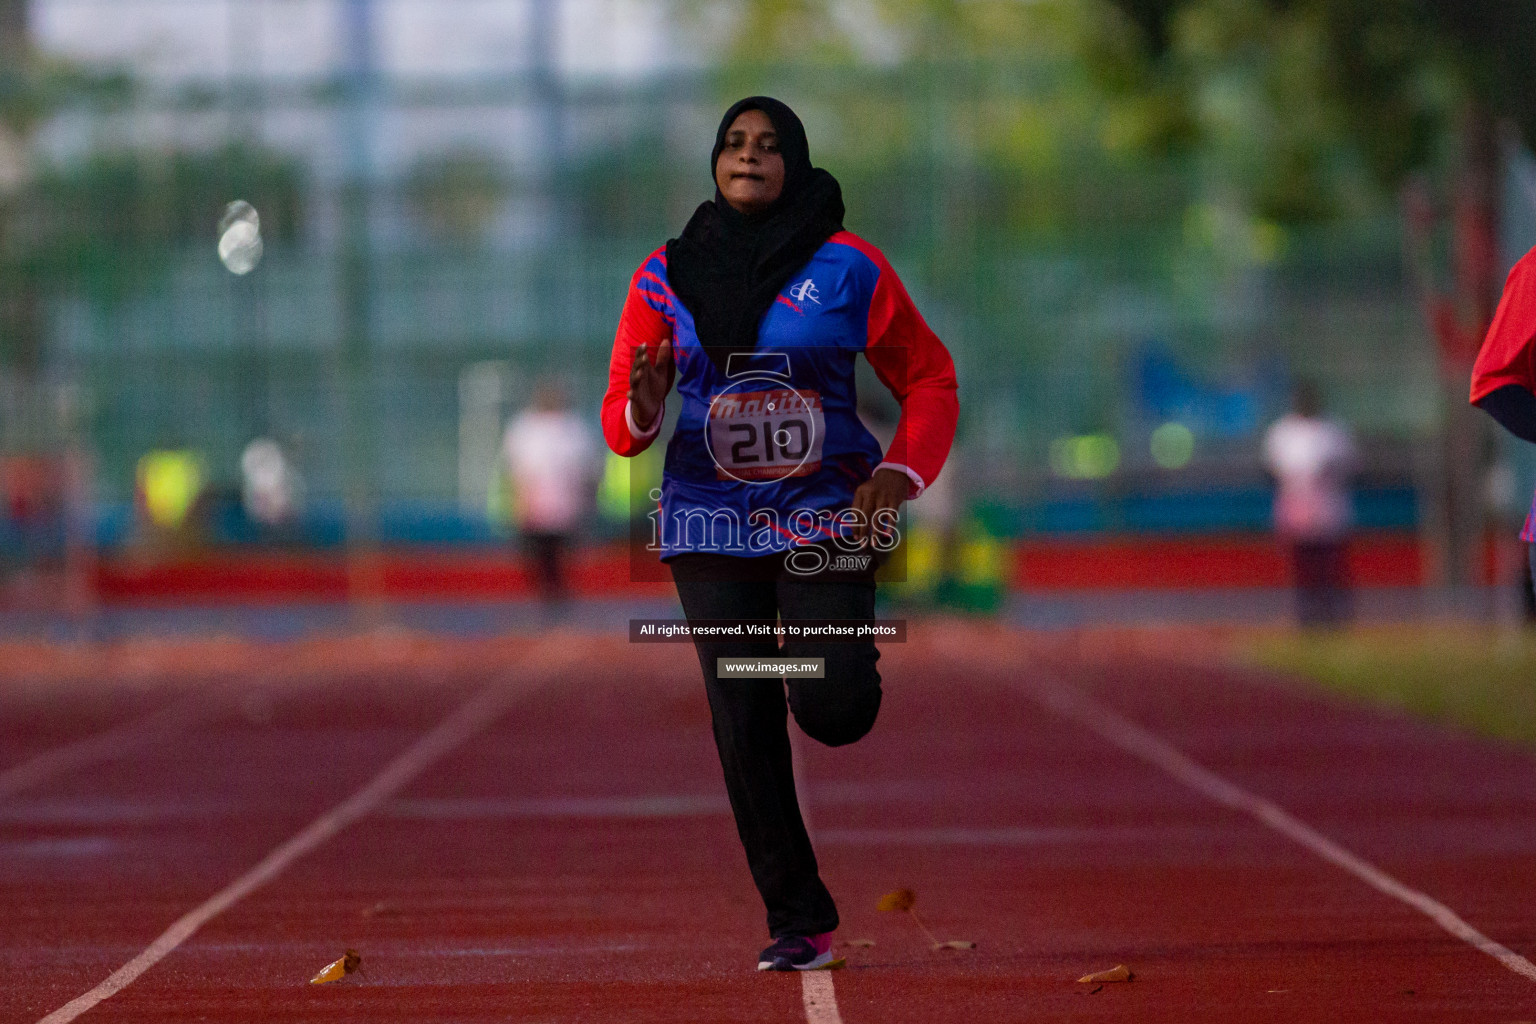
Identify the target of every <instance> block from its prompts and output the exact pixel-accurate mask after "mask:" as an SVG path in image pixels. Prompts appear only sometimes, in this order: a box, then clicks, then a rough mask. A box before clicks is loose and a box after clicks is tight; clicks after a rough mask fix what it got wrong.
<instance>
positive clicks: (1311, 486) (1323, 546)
mask: <svg viewBox="0 0 1536 1024" xmlns="http://www.w3.org/2000/svg"><path fill="white" fill-rule="evenodd" d="M1356 460H1357V455H1356V449H1355V442H1354V438H1353V437H1351V436H1350V432H1349V430H1348V429H1347V428H1346V427H1344V426H1343V425H1341V424H1339V423H1336V422H1334V421H1333V420H1330V419H1328V418H1327V417H1325V416H1324V415H1323V412H1322V402H1321V401H1320V399H1319V396H1318V393H1317V391H1316V389H1315V388H1314V387H1312V386H1311V385H1310V384H1305V383H1303V384H1300V385H1298V386H1297V388H1296V393H1295V398H1294V407H1293V411H1291V412H1289V413H1287V414H1286V415H1284V416H1282V417H1281V418H1280V419H1279V420H1277V421H1276V422H1275V423H1274V425H1273V426H1271V427H1270V428H1269V432H1268V433H1267V434H1266V435H1265V437H1264V462H1265V465H1266V467H1267V468H1268V469H1269V471H1270V472H1271V473H1273V474H1274V477H1275V481H1276V483H1277V487H1276V490H1275V532H1276V533H1278V534H1279V536H1280V538H1281V539H1282V540H1283V541H1284V542H1286V544H1287V545H1288V546H1289V548H1290V554H1291V564H1292V569H1293V573H1294V577H1293V578H1294V583H1295V587H1296V615H1297V618H1298V619H1300V621H1301V624H1302V625H1303V626H1336V625H1339V624H1340V623H1342V622H1344V621H1346V620H1347V619H1348V618H1349V615H1350V594H1349V574H1348V569H1347V567H1346V564H1345V552H1346V544H1347V541H1348V537H1349V529H1350V527H1351V525H1353V518H1354V517H1353V510H1352V506H1351V501H1350V494H1349V480H1350V477H1351V476H1353V474H1354V472H1355V465H1356Z"/></svg>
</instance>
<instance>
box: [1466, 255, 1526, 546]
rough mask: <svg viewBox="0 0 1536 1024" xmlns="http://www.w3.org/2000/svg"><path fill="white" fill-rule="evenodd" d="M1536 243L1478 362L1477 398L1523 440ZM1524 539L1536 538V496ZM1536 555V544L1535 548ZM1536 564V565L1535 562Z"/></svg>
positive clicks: (1514, 272)
mask: <svg viewBox="0 0 1536 1024" xmlns="http://www.w3.org/2000/svg"><path fill="white" fill-rule="evenodd" d="M1533 341H1536V249H1532V250H1531V251H1530V252H1527V253H1526V254H1525V255H1524V256H1522V257H1521V258H1520V260H1519V261H1518V262H1517V263H1516V264H1515V265H1514V267H1513V268H1512V269H1511V270H1510V272H1509V277H1508V278H1507V279H1505V281H1504V294H1503V295H1502V296H1501V297H1500V298H1499V307H1498V309H1497V310H1496V311H1495V312H1494V314H1493V323H1492V324H1490V325H1489V327H1488V335H1487V337H1485V338H1484V339H1483V346H1482V348H1481V349H1480V350H1479V351H1478V353H1477V361H1476V362H1475V363H1473V365H1472V395H1471V400H1472V404H1473V405H1475V406H1477V407H1478V408H1480V409H1482V410H1483V411H1484V412H1486V413H1487V414H1488V415H1490V416H1492V417H1493V418H1494V420H1496V421H1497V422H1498V424H1499V425H1500V426H1502V427H1503V428H1504V429H1505V430H1507V431H1509V432H1510V433H1511V434H1514V435H1515V436H1516V437H1518V438H1520V439H1521V440H1522V441H1530V442H1531V443H1533V444H1536V347H1533ZM1520 539H1521V540H1523V541H1525V542H1526V543H1527V544H1530V543H1532V542H1533V541H1536V498H1533V502H1532V512H1531V513H1527V514H1526V517H1525V528H1524V529H1522V530H1521V531H1520ZM1532 557H1533V558H1536V548H1533V549H1532ZM1533 568H1536V566H1533Z"/></svg>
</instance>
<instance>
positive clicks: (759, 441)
mask: <svg viewBox="0 0 1536 1024" xmlns="http://www.w3.org/2000/svg"><path fill="white" fill-rule="evenodd" d="M769 383H771V382H769V381H762V380H757V381H751V382H750V385H757V386H759V387H761V386H762V385H764V384H769ZM705 429H706V431H707V432H708V435H709V452H710V456H711V457H712V458H713V459H714V460H715V470H716V475H717V476H718V477H719V478H720V479H721V480H743V481H748V482H753V483H761V482H764V481H770V480H783V479H784V478H786V477H792V476H806V475H808V474H811V473H814V472H816V471H817V470H818V469H820V468H821V446H822V441H823V439H824V438H825V437H826V432H827V431H826V421H825V420H824V419H823V417H822V412H821V395H820V394H819V393H817V392H815V391H796V390H795V389H794V388H790V387H770V388H768V389H766V390H760V391H747V390H734V389H732V390H728V391H724V392H721V393H720V394H718V395H716V396H715V397H714V400H713V401H712V402H710V406H709V421H708V424H707V425H706V428H705Z"/></svg>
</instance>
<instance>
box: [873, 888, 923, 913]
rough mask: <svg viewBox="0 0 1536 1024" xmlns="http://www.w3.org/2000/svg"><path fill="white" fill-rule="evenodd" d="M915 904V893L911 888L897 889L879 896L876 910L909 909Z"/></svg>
mask: <svg viewBox="0 0 1536 1024" xmlns="http://www.w3.org/2000/svg"><path fill="white" fill-rule="evenodd" d="M916 904H917V893H915V892H913V891H912V890H911V889H897V890H896V891H895V892H888V893H886V894H885V895H884V896H881V897H880V902H879V903H877V904H875V909H876V910H896V911H901V910H911V909H912V908H913V907H914V906H915V905H916Z"/></svg>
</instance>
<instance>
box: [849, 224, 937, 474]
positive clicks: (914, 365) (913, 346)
mask: <svg viewBox="0 0 1536 1024" xmlns="http://www.w3.org/2000/svg"><path fill="white" fill-rule="evenodd" d="M859 248H860V249H861V250H862V251H863V252H864V253H865V254H866V255H867V256H869V257H870V259H872V260H874V262H875V265H876V266H877V267H879V268H880V277H879V279H878V280H877V281H876V282H875V293H874V296H873V297H872V298H871V299H870V303H869V341H868V344H867V345H866V346H865V348H864V356H865V358H867V359H868V360H869V365H870V366H871V367H873V368H874V371H875V375H876V376H877V377H879V378H880V382H881V383H882V384H884V385H885V386H886V387H888V388H890V389H891V394H893V395H895V396H896V400H897V401H898V402H900V403H901V419H900V420H899V421H898V422H897V424H896V437H895V439H894V440H892V441H891V446H890V448H888V449H887V450H886V453H885V461H886V462H887V463H890V464H892V465H893V466H900V467H902V468H904V469H906V470H909V471H910V475H915V476H916V477H917V478H918V480H921V481H922V483H921V484H919V483H918V482H917V481H913V484H912V487H911V489H910V493H909V496H910V497H916V496H917V495H918V494H921V493H922V491H923V490H924V489H925V488H927V487H928V485H929V484H931V483H933V481H934V480H936V479H937V478H938V475H939V470H940V469H942V468H943V466H944V460H945V459H946V458H948V457H949V449H950V446H951V445H952V444H954V441H955V424H956V423H957V422H958V421H959V419H960V401H959V398H958V397H957V394H956V392H957V384H956V382H955V361H954V360H953V359H951V358H950V355H949V350H948V349H946V348H945V347H944V343H943V342H942V341H940V340H939V339H938V336H937V335H936V334H934V333H933V331H932V330H931V329H930V328H929V327H928V324H927V323H926V322H925V321H924V320H923V315H922V314H921V313H919V312H918V311H917V307H916V306H915V305H913V303H912V297H911V296H910V295H908V294H907V290H906V288H905V287H903V286H902V283H901V279H900V278H899V277H897V276H896V271H894V270H892V269H891V265H890V264H889V263H887V262H886V259H885V256H884V254H882V253H881V252H880V250H878V249H876V248H875V247H874V246H871V245H868V244H867V243H865V244H864V245H860V246H859Z"/></svg>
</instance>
